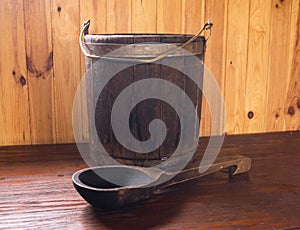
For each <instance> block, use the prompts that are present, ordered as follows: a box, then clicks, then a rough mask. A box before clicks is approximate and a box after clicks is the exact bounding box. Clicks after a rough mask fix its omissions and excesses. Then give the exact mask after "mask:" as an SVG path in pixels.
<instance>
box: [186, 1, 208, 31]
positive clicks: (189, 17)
mask: <svg viewBox="0 0 300 230" xmlns="http://www.w3.org/2000/svg"><path fill="white" fill-rule="evenodd" d="M205 3H206V2H205V1H190V0H182V13H181V14H182V19H181V21H182V24H181V25H182V28H181V32H182V33H183V34H196V33H197V32H198V31H199V30H200V28H201V27H202V25H203V23H204V20H205V18H204V10H205V7H204V4H205Z"/></svg>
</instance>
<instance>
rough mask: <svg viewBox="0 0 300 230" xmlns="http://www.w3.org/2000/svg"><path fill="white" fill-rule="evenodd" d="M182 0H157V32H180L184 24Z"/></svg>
mask: <svg viewBox="0 0 300 230" xmlns="http://www.w3.org/2000/svg"><path fill="white" fill-rule="evenodd" d="M181 4H182V0H158V1H157V16H156V17H157V32H158V33H180V32H181V24H182V5H181Z"/></svg>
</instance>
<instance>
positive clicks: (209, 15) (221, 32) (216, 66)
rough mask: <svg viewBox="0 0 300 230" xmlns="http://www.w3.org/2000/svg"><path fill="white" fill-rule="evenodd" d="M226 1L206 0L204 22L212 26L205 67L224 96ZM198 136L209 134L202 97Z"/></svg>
mask: <svg viewBox="0 0 300 230" xmlns="http://www.w3.org/2000/svg"><path fill="white" fill-rule="evenodd" d="M227 8H228V3H227V1H225V0H224V1H218V0H206V1H205V20H208V19H210V20H211V21H212V23H213V24H214V26H213V28H212V35H211V37H210V38H209V40H208V42H207V47H206V53H205V66H206V67H207V68H208V70H209V71H210V72H211V74H212V75H213V76H214V78H215V79H216V81H217V82H218V84H219V86H220V89H221V90H222V93H223V96H224V83H225V58H226V32H227V31H226V29H227ZM202 108H203V109H202V114H201V125H200V135H201V136H208V135H210V132H211V115H210V110H209V105H208V104H207V101H206V100H205V98H204V97H203V100H202Z"/></svg>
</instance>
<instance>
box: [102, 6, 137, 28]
mask: <svg viewBox="0 0 300 230" xmlns="http://www.w3.org/2000/svg"><path fill="white" fill-rule="evenodd" d="M106 4H107V8H106V10H107V18H108V20H107V25H106V32H107V33H130V32H131V0H123V1H119V0H108V1H107V3H106Z"/></svg>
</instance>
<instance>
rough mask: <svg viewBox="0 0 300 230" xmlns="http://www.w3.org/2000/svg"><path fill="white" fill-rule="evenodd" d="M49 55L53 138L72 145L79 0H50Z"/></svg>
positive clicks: (77, 57)
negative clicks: (51, 63) (53, 94)
mask: <svg viewBox="0 0 300 230" xmlns="http://www.w3.org/2000/svg"><path fill="white" fill-rule="evenodd" d="M52 10H53V15H52V16H53V23H52V25H53V26H52V30H53V53H54V77H55V85H54V87H55V109H56V111H55V112H56V136H57V142H58V143H65V142H72V141H74V138H73V129H72V107H73V100H74V95H75V92H76V89H77V86H78V83H79V80H80V50H79V44H78V34H79V24H80V23H79V0H76V1H68V0H53V6H52Z"/></svg>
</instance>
